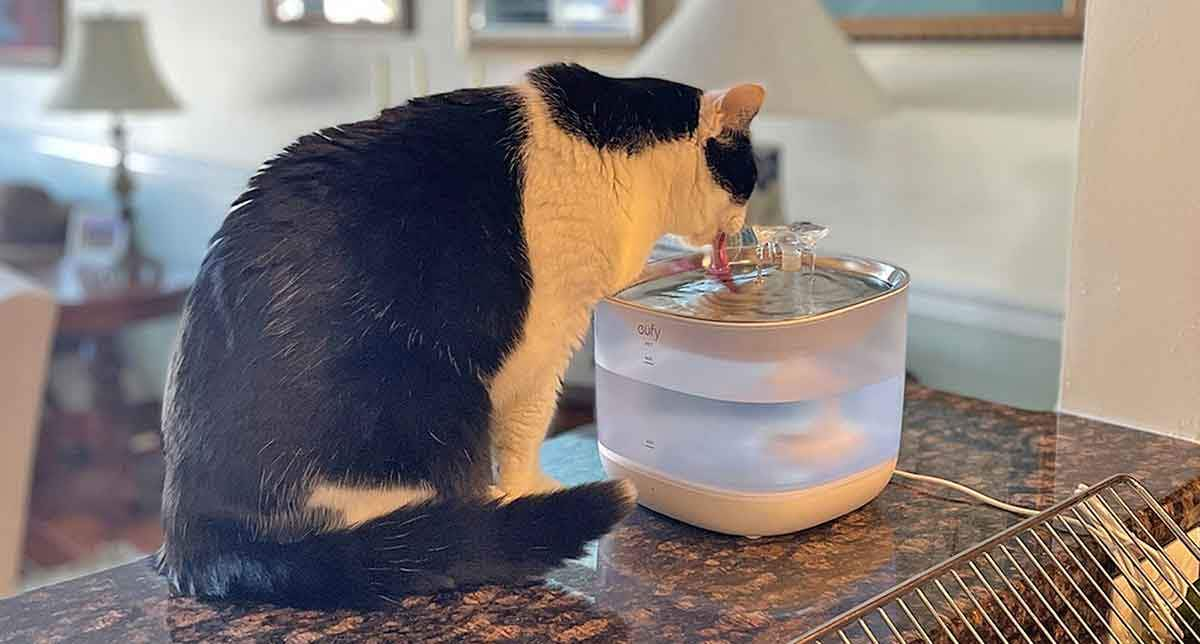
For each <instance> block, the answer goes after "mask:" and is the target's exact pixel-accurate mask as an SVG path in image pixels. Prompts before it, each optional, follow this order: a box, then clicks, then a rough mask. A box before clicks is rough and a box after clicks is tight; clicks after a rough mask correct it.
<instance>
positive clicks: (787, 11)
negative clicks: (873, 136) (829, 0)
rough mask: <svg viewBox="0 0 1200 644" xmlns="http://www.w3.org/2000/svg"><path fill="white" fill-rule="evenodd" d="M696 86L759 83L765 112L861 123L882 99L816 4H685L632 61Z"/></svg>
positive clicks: (647, 72) (697, 0) (791, 0)
mask: <svg viewBox="0 0 1200 644" xmlns="http://www.w3.org/2000/svg"><path fill="white" fill-rule="evenodd" d="M627 71H628V73H629V75H631V76H653V77H658V78H666V79H668V80H673V81H676V82H680V83H687V84H688V85H692V86H695V87H699V88H701V89H722V88H726V87H730V86H732V85H737V84H738V83H748V82H755V83H761V84H762V85H763V86H764V87H766V89H767V98H766V102H765V103H764V104H763V113H764V114H771V115H778V116H792V117H801V118H818V119H835V120H837V119H846V120H853V119H865V118H870V117H873V116H876V115H878V114H881V113H882V112H884V111H885V110H886V106H887V103H886V100H885V98H884V96H883V94H882V92H881V91H880V90H879V87H878V86H876V84H875V83H874V81H873V80H872V79H871V77H870V75H869V74H868V73H867V71H866V70H865V69H864V68H863V66H862V63H861V62H859V60H858V56H857V55H856V54H855V53H854V49H853V48H852V47H851V45H850V42H849V40H848V38H847V37H846V34H845V33H844V32H843V31H842V29H841V28H840V27H839V26H838V24H837V23H836V22H834V20H833V18H831V17H830V15H829V14H828V13H827V12H826V11H825V8H824V7H823V6H822V5H821V3H820V2H819V0H756V1H755V2H734V1H732V0H683V2H682V3H681V5H680V6H679V8H678V9H676V11H675V14H674V15H673V16H671V18H670V19H669V20H668V21H667V22H666V23H665V24H664V25H663V26H662V27H661V28H660V29H659V30H658V31H657V33H656V34H655V35H654V37H653V38H652V39H651V40H650V42H648V43H647V44H646V45H645V46H644V47H643V48H642V49H641V51H639V52H638V54H637V56H636V57H635V58H634V59H633V61H632V62H631V63H630V66H629V68H628V70H627Z"/></svg>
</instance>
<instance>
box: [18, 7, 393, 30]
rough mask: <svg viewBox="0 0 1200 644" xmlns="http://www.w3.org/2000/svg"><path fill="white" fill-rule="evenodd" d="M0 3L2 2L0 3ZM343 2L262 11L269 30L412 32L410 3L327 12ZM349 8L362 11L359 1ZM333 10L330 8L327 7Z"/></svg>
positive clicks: (269, 8)
mask: <svg viewBox="0 0 1200 644" xmlns="http://www.w3.org/2000/svg"><path fill="white" fill-rule="evenodd" d="M0 1H3V0H0ZM341 1H342V0H264V2H263V11H264V12H265V14H266V18H267V23H268V24H269V25H271V26H272V27H278V28H281V29H296V30H336V31H356V30H357V31H401V32H409V31H412V29H413V0H377V1H378V5H379V7H380V14H379V15H378V16H364V15H363V14H356V13H351V12H349V11H347V12H343V13H341V14H339V13H338V12H337V11H333V12H330V11H327V10H326V4H330V3H338V2H341ZM346 6H347V7H350V8H356V7H358V8H361V7H362V4H361V3H358V2H353V3H348V4H347V5H346ZM329 8H330V9H333V7H332V6H331V7H329Z"/></svg>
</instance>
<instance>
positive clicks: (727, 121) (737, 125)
mask: <svg viewBox="0 0 1200 644" xmlns="http://www.w3.org/2000/svg"><path fill="white" fill-rule="evenodd" d="M766 96H767V90H765V89H763V86H762V85H757V84H754V83H746V84H743V85H736V86H734V87H730V88H729V89H722V90H714V91H709V92H705V93H704V98H705V100H707V101H709V102H711V103H712V105H713V107H715V108H716V111H717V117H718V119H719V120H720V123H721V129H723V130H735V131H745V130H748V129H750V121H751V120H753V119H754V116H755V115H756V114H758V110H759V109H760V108H762V104H763V99H764V98H766Z"/></svg>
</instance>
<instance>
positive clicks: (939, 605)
mask: <svg viewBox="0 0 1200 644" xmlns="http://www.w3.org/2000/svg"><path fill="white" fill-rule="evenodd" d="M1160 544H1165V545H1160ZM1198 567H1200V548H1197V546H1196V544H1195V543H1193V542H1192V541H1191V540H1190V539H1189V538H1188V537H1187V535H1186V534H1185V533H1184V532H1183V530H1181V529H1180V527H1179V526H1178V525H1177V524H1176V523H1175V521H1174V520H1172V519H1171V517H1170V516H1169V515H1168V514H1167V513H1166V511H1165V510H1164V509H1163V507H1162V506H1161V505H1159V504H1158V502H1157V501H1156V500H1155V499H1154V497H1153V496H1152V495H1151V494H1150V493H1149V492H1148V491H1147V490H1146V488H1145V486H1143V485H1142V484H1141V482H1139V481H1138V480H1137V479H1135V478H1133V477H1131V476H1127V475H1118V476H1114V477H1111V478H1109V479H1106V480H1105V481H1104V482H1102V483H1100V484H1098V485H1096V486H1093V487H1091V488H1089V489H1087V490H1086V491H1084V492H1082V493H1080V494H1077V495H1076V496H1074V497H1072V498H1070V499H1067V500H1066V501H1063V502H1062V503H1059V504H1057V505H1055V506H1054V507H1052V508H1050V509H1048V510H1046V511H1045V512H1042V513H1041V514H1038V515H1036V516H1033V517H1031V518H1029V519H1026V520H1025V521H1022V522H1021V523H1019V524H1017V525H1015V526H1013V527H1012V528H1009V529H1008V530H1005V531H1004V532H1001V533H999V534H997V535H996V536H994V537H992V538H990V539H988V540H987V541H984V542H983V543H980V544H978V545H976V546H974V547H973V548H971V549H969V550H967V551H965V552H963V553H961V554H959V555H956V556H955V557H953V558H951V559H948V560H946V561H944V562H942V563H941V564H939V565H937V566H934V567H933V568H930V569H929V570H927V571H925V572H924V573H921V574H920V575H918V576H916V577H913V578H912V579H909V580H908V581H906V582H904V583H902V584H900V585H899V586H897V587H895V588H893V589H892V590H889V591H888V592H885V593H883V594H881V595H879V596H877V597H875V598H874V599H872V600H870V601H868V602H866V603H864V604H861V605H860V606H858V607H856V608H854V609H853V610H850V611H849V612H847V613H844V614H843V615H841V616H840V617H837V618H835V619H834V620H832V621H830V622H829V623H827V624H825V625H823V626H821V627H819V628H817V629H816V630H814V631H812V632H810V633H808V634H806V635H804V636H803V637H800V638H798V639H796V640H793V642H797V643H816V642H826V643H837V642H841V643H849V642H873V643H878V642H954V643H956V642H975V643H983V642H1025V643H1029V644H1032V643H1033V642H1072V643H1074V644H1086V643H1092V642H1096V643H1104V644H1108V643H1110V642H1121V643H1124V642H1137V643H1139V644H1168V643H1171V642H1194V643H1197V644H1200V601H1195V596H1194V595H1189V594H1188V593H1189V588H1190V587H1191V585H1192V584H1193V583H1194V582H1195V580H1196V577H1197V568H1198Z"/></svg>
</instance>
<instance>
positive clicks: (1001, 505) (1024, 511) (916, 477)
mask: <svg viewBox="0 0 1200 644" xmlns="http://www.w3.org/2000/svg"><path fill="white" fill-rule="evenodd" d="M894 474H895V475H896V476H899V477H900V478H905V479H910V480H913V481H921V482H923V483H933V484H934V485H941V486H943V487H948V488H950V489H951V490H954V491H955V492H960V493H962V494H965V495H967V496H969V497H971V498H972V499H975V500H976V501H979V502H981V503H986V504H987V505H990V506H992V507H994V508H997V509H1000V510H1004V511H1005V512H1011V513H1013V514H1017V515H1020V516H1023V517H1032V516H1037V515H1039V514H1041V511H1040V510H1034V509H1033V508H1025V507H1021V506H1019V505H1013V504H1011V503H1005V502H1004V501H1001V500H999V499H994V498H992V497H990V496H988V495H986V494H984V493H983V492H977V491H975V490H972V489H971V488H969V487H967V486H965V485H963V484H961V483H955V482H954V481H947V480H946V479H940V478H938V477H936V476H929V475H927V474H914V473H912V472H905V471H904V470H895V472H894Z"/></svg>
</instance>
